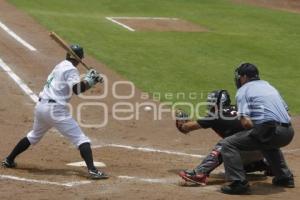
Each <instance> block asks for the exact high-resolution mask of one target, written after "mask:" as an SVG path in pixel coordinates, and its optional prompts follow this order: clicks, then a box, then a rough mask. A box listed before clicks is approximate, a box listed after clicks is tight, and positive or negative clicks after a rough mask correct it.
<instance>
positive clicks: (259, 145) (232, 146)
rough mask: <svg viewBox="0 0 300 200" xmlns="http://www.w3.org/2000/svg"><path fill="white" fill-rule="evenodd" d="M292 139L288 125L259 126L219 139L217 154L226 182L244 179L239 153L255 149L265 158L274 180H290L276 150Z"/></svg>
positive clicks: (280, 154)
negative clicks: (219, 157)
mask: <svg viewBox="0 0 300 200" xmlns="http://www.w3.org/2000/svg"><path fill="white" fill-rule="evenodd" d="M293 136H294V130H293V128H292V126H289V127H283V126H280V125H276V124H260V125H256V126H255V127H254V128H253V129H251V130H247V131H242V132H239V133H237V134H234V135H232V136H230V137H227V138H225V139H223V140H222V141H221V144H222V150H221V154H222V158H223V162H224V167H225V175H226V179H227V180H228V181H236V180H240V181H244V180H246V175H245V172H244V168H243V163H242V159H241V155H240V152H241V151H256V150H260V151H261V152H262V154H263V155H264V157H265V158H266V159H267V161H268V163H269V164H270V166H271V170H272V172H273V174H274V175H275V177H277V178H283V177H291V176H292V173H291V171H290V170H289V168H288V166H287V164H286V162H285V159H284V156H283V154H282V152H281V150H280V149H279V148H280V147H283V146H286V145H288V144H289V143H290V142H291V141H292V139H293Z"/></svg>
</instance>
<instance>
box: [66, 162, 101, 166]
mask: <svg viewBox="0 0 300 200" xmlns="http://www.w3.org/2000/svg"><path fill="white" fill-rule="evenodd" d="M67 165H68V166H74V167H86V164H85V162H84V161H81V162H73V163H68V164H67ZM94 165H95V167H106V165H105V163H103V162H94Z"/></svg>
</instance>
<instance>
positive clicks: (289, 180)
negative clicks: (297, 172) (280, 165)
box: [272, 176, 295, 188]
mask: <svg viewBox="0 0 300 200" xmlns="http://www.w3.org/2000/svg"><path fill="white" fill-rule="evenodd" d="M272 183H273V185H275V186H280V187H286V188H294V187H295V183H294V177H293V176H290V177H286V178H276V177H275V178H273V180H272Z"/></svg>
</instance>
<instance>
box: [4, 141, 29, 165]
mask: <svg viewBox="0 0 300 200" xmlns="http://www.w3.org/2000/svg"><path fill="white" fill-rule="evenodd" d="M29 146H30V142H29V140H28V138H27V137H24V138H23V139H21V140H20V141H19V143H18V144H17V145H16V146H15V148H14V149H13V150H12V152H11V153H10V154H9V156H7V159H8V160H9V161H14V160H15V158H16V157H17V156H18V155H19V154H20V153H22V152H24V151H25V150H26V149H28V147H29Z"/></svg>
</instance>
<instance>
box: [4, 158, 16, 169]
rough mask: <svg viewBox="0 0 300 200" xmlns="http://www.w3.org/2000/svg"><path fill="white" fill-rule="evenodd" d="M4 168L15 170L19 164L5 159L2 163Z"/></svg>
mask: <svg viewBox="0 0 300 200" xmlns="http://www.w3.org/2000/svg"><path fill="white" fill-rule="evenodd" d="M2 166H3V167H6V168H15V167H16V166H17V164H16V163H15V162H14V161H11V160H9V159H8V158H5V159H4V160H3V161H2Z"/></svg>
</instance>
